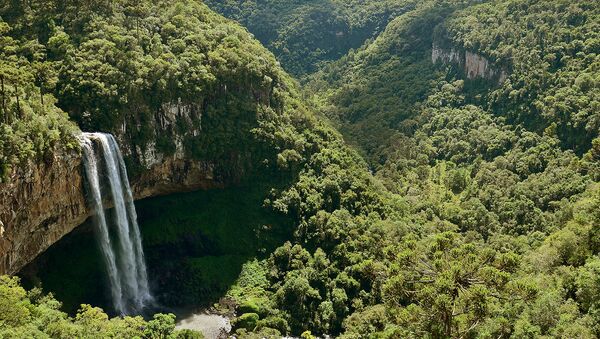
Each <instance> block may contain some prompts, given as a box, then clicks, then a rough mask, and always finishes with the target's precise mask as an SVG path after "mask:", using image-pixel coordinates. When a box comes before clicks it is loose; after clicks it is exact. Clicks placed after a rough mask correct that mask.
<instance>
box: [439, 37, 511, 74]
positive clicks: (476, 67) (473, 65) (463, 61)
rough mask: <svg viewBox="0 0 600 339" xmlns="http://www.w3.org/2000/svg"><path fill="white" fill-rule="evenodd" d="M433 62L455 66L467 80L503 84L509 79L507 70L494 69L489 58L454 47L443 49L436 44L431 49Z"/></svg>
mask: <svg viewBox="0 0 600 339" xmlns="http://www.w3.org/2000/svg"><path fill="white" fill-rule="evenodd" d="M431 61H432V62H433V63H437V62H441V63H443V64H455V65H457V66H459V67H460V68H461V69H463V70H464V72H465V75H466V77H467V79H477V78H482V79H488V80H491V81H496V82H497V83H498V84H502V83H503V82H504V81H505V80H506V79H507V77H508V73H507V72H506V70H505V69H501V68H500V69H499V68H496V67H494V65H492V63H491V62H490V61H489V60H488V59H487V58H485V57H483V56H481V55H478V54H476V53H473V52H470V51H462V50H458V49H456V48H454V47H450V48H442V47H440V46H439V45H438V44H435V43H434V44H433V47H432V49H431Z"/></svg>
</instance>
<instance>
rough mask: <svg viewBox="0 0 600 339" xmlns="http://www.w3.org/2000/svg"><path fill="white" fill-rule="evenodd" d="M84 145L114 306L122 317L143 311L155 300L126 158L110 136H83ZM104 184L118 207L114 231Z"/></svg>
mask: <svg viewBox="0 0 600 339" xmlns="http://www.w3.org/2000/svg"><path fill="white" fill-rule="evenodd" d="M82 145H83V151H84V166H85V171H86V175H87V182H88V186H89V189H88V191H89V192H88V195H89V201H90V205H91V208H92V210H93V212H94V221H95V224H96V228H97V230H98V234H99V238H100V239H99V242H100V248H101V250H102V254H103V256H104V261H105V263H106V267H107V271H108V275H109V281H110V285H111V296H112V299H113V305H114V307H115V310H116V311H117V312H119V313H121V314H129V313H135V312H140V311H141V310H142V309H143V308H144V307H145V306H146V305H148V304H149V303H150V302H151V301H152V295H151V294H150V290H149V287H148V276H147V272H146V264H145V261H144V252H143V249H142V240H141V236H140V230H139V227H138V223H137V214H136V212H135V205H134V203H133V195H132V193H131V188H130V187H129V180H128V179H127V169H126V167H125V163H124V161H123V156H122V155H121V151H120V150H119V147H118V145H117V142H116V140H115V138H114V137H113V136H112V135H110V134H103V133H83V135H82ZM100 163H103V165H104V168H103V170H100V169H99V168H100V166H101V165H99V164H100ZM102 179H105V180H102ZM102 184H105V185H107V188H108V191H109V192H110V197H111V198H112V203H113V205H114V213H113V214H114V227H113V228H114V230H111V228H110V227H109V223H107V218H106V213H105V210H104V205H103V200H104V201H107V200H108V194H107V193H104V194H103V192H102V187H103V186H102ZM103 198H104V199H103ZM111 234H112V235H113V236H112V238H111ZM114 240H116V241H114ZM115 242H116V244H114V243H115Z"/></svg>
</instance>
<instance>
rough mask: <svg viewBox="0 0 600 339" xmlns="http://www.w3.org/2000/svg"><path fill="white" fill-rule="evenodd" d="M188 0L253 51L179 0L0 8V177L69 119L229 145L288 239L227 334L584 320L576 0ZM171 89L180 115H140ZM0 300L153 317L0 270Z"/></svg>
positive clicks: (575, 327)
mask: <svg viewBox="0 0 600 339" xmlns="http://www.w3.org/2000/svg"><path fill="white" fill-rule="evenodd" d="M207 4H208V5H210V6H212V7H213V8H215V9H217V10H218V11H220V12H221V13H224V14H225V15H226V16H228V17H230V18H233V19H235V20H238V21H239V22H240V23H241V24H242V25H245V26H246V27H247V28H248V30H249V31H250V32H252V33H253V34H254V35H255V37H256V38H257V39H258V40H260V41H261V42H263V43H264V44H265V45H266V47H268V48H269V49H270V50H271V51H272V52H273V54H274V55H273V54H271V53H270V52H268V51H267V50H266V49H265V48H264V47H262V46H261V45H260V43H259V42H258V41H256V40H254V39H253V38H252V36H251V35H250V34H248V32H247V31H246V30H244V29H243V28H241V26H239V25H238V24H237V23H235V22H234V21H231V20H228V19H225V18H223V17H221V16H219V15H217V14H215V13H214V12H212V11H211V10H210V9H209V8H208V7H207V6H206V5H204V4H202V3H200V2H197V1H192V0H178V1H176V2H175V3H173V2H168V1H143V2H141V3H140V2H138V1H126V0H123V1H116V2H112V3H110V4H109V3H106V2H93V1H92V2H62V1H55V2H50V4H49V3H48V2H36V1H33V2H31V1H29V2H20V1H13V2H11V3H10V4H3V5H2V7H0V18H1V20H2V21H0V32H1V33H2V35H1V36H0V39H1V41H2V42H5V43H4V44H3V45H1V46H0V79H2V81H3V87H2V111H1V114H2V115H1V117H2V119H3V120H2V121H0V123H1V125H0V128H1V129H2V131H3V133H2V134H1V135H0V161H1V162H0V165H2V167H1V168H2V170H3V173H2V174H4V175H6V173H9V172H10V171H11V168H13V167H17V166H25V165H26V163H27V161H44V155H45V154H48V152H57V151H58V150H68V149H77V144H76V143H74V138H73V135H74V133H76V132H77V130H78V128H79V129H82V130H101V131H106V132H113V133H115V134H120V135H123V140H126V141H127V142H130V143H132V144H133V145H135V146H137V147H140V148H142V149H144V148H145V147H153V146H152V145H157V146H156V147H158V148H159V149H161V150H163V151H165V152H174V149H175V145H174V144H173V140H172V139H173V138H171V136H173V135H179V134H183V135H185V136H186V137H185V139H184V147H185V151H186V153H187V154H188V155H189V156H192V157H208V158H215V159H217V158H220V157H223V156H224V155H230V154H232V153H236V154H238V153H239V154H241V156H242V157H244V156H245V157H247V158H246V160H247V162H248V163H249V165H248V171H247V172H245V175H246V176H247V178H246V179H247V180H248V181H250V182H252V181H253V180H258V179H260V178H265V177H266V178H269V179H273V178H276V179H277V181H278V185H273V187H272V188H271V189H270V190H269V193H268V194H267V195H266V196H264V197H262V198H261V199H260V200H261V201H262V204H263V208H264V209H265V210H268V211H271V212H273V213H277V214H280V215H283V216H285V217H286V220H290V221H289V222H290V223H291V225H290V226H291V227H292V228H293V233H294V234H293V237H292V239H290V240H289V241H287V242H285V243H284V244H279V245H280V246H278V247H277V248H276V249H275V250H273V251H271V252H269V253H263V255H262V256H260V257H259V256H257V258H256V260H251V261H248V262H246V263H244V265H243V269H242V271H241V273H240V275H239V277H238V278H237V280H236V281H235V283H233V284H232V285H231V286H229V289H228V291H227V293H226V294H225V295H224V296H223V297H225V298H224V299H226V300H228V301H231V302H232V303H233V307H234V309H235V314H236V318H235V319H234V331H235V333H236V335H237V336H238V337H242V338H244V337H249V338H253V337H280V336H282V335H295V336H300V335H303V336H304V337H309V338H310V337H311V336H312V335H334V336H340V337H342V338H367V337H372V338H375V337H377V338H476V337H477V338H479V337H481V338H539V337H545V338H551V337H552V338H554V337H556V338H596V337H598V336H600V315H599V314H600V312H599V311H600V288H599V286H600V257H599V254H600V228H599V227H600V183H598V181H599V180H600V138H599V135H600V110H599V109H600V99H599V97H598V96H599V93H600V68H599V66H600V56H599V54H600V43H599V42H600V36H599V34H600V27H599V26H600V5H599V4H598V3H597V2H596V1H594V0H581V1H571V0H557V1H539V0H491V1H476V0H473V1H467V0H464V1H463V0H426V1H402V0H395V1H393V0H390V1H320V0H313V1H308V2H305V1H274V0H272V1H241V0H240V1H225V2H223V1H207ZM371 37H373V39H370V38H371ZM363 43H364V45H362V44H363ZM361 45H362V47H360V48H358V47H359V46H361ZM354 48H357V49H356V50H354ZM278 60H279V61H280V62H281V64H282V65H283V66H279V65H278ZM282 67H283V68H285V69H287V70H288V71H290V72H292V73H293V74H294V75H296V76H297V77H302V78H303V79H302V80H303V83H304V82H305V83H306V85H305V86H303V87H299V86H298V85H297V83H296V81H294V80H293V79H292V78H291V77H290V76H289V75H287V74H286V73H285V72H284V70H283V68H282ZM172 102H178V103H184V104H187V105H190V106H192V107H196V108H194V109H196V110H197V112H198V113H200V115H201V116H202V119H201V120H200V121H201V122H200V123H199V124H200V125H199V126H195V125H193V123H192V124H186V123H184V122H183V121H179V123H178V124H176V125H173V126H171V127H169V128H170V129H169V130H168V131H169V133H167V134H166V135H161V134H158V133H155V132H153V131H152V129H151V128H150V127H149V126H152V124H153V123H154V121H156V120H160V114H158V113H157V112H158V111H160V108H161V107H162V105H163V104H164V103H172ZM331 125H334V126H335V127H337V128H338V129H339V131H340V132H341V133H339V132H338V131H336V130H335V129H334V128H333V127H332V126H331ZM190 130H198V131H200V132H199V133H191V132H189V133H186V132H185V131H190ZM180 131H183V132H180ZM347 143H348V144H350V145H351V146H352V147H349V146H348V145H347ZM353 148H355V149H353ZM131 162H132V163H135V159H132V160H131ZM198 208H202V206H199V207H198ZM185 212H186V213H192V212H191V211H187V210H186V211H185ZM186 227H190V226H189V225H187V226H186ZM265 230H268V227H267V228H265ZM156 238H157V239H158V238H160V236H156ZM198 274H199V275H200V274H201V272H199V273H198ZM187 278H188V279H189V280H183V281H178V282H177V283H179V284H181V285H182V286H185V287H186V288H201V287H198V285H197V284H198V283H197V282H198V281H201V280H200V279H199V278H198V277H194V276H190V277H187ZM184 290H185V289H182V291H184ZM191 295H195V294H193V293H192V294H191ZM0 297H1V298H0V336H2V335H6V336H12V335H13V334H15V335H16V334H19V335H21V334H22V336H26V335H27V334H28V333H35V334H36V335H40V336H43V335H46V336H52V337H71V336H78V335H82V336H83V335H84V334H81V333H86V334H85V335H90V336H93V335H96V334H98V333H105V335H106V336H107V337H108V336H110V334H112V333H115V334H114V336H135V335H138V336H142V335H145V336H146V337H160V335H158V336H156V335H155V332H153V331H163V332H161V335H167V333H169V334H170V333H171V332H172V331H173V328H172V326H171V325H172V324H171V323H172V319H171V318H169V316H163V315H158V316H157V319H156V320H153V321H154V322H153V321H150V322H147V323H146V322H144V321H143V320H142V319H140V318H123V319H113V320H111V321H108V320H107V317H106V315H104V314H103V313H101V312H100V311H98V310H96V309H93V308H90V307H88V306H84V307H83V308H82V310H81V311H80V313H79V314H78V315H77V316H76V318H75V319H71V318H67V316H66V315H65V314H64V313H61V312H59V311H57V309H58V307H59V304H58V302H56V301H55V300H53V299H52V298H49V297H41V294H40V292H39V291H38V290H33V291H32V292H29V293H25V292H24V291H23V290H22V289H21V288H20V287H18V286H17V281H15V280H13V279H10V278H2V280H0ZM187 297H189V296H187ZM53 319H58V320H60V321H53ZM50 323H52V324H53V326H49V325H48V324H50ZM82 331H83V332H82ZM86 331H95V332H86ZM23 333H24V334H23ZM32 335H33V334H32ZM174 335H175V334H174ZM184 335H189V336H191V335H193V334H192V333H186V334H181V337H186V336H184Z"/></svg>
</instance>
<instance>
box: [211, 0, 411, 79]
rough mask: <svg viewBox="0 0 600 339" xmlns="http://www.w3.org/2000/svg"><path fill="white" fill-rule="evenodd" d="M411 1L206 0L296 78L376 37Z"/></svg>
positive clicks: (405, 9)
mask: <svg viewBox="0 0 600 339" xmlns="http://www.w3.org/2000/svg"><path fill="white" fill-rule="evenodd" d="M415 3H417V1H414V0H378V1H361V0H350V1H348V0H331V1H323V0H310V1H303V0H293V1H290V0H266V1H265V0H226V1H222V0H208V1H206V4H207V5H209V6H210V7H211V8H212V9H214V10H215V11H217V12H219V13H221V14H223V15H224V16H226V17H228V18H230V19H233V20H236V21H238V22H239V23H241V24H242V25H243V26H245V27H246V28H248V30H249V31H250V32H251V33H253V34H254V36H256V38H257V39H258V40H259V41H260V42H262V43H263V44H264V45H265V46H266V47H267V48H269V49H270V50H271V51H272V52H273V53H274V54H275V56H276V57H277V60H279V61H280V62H281V63H282V65H283V67H284V68H285V69H286V70H287V71H288V72H290V73H291V74H293V75H296V76H297V77H299V78H302V77H304V76H307V75H309V74H311V73H313V72H314V71H316V70H317V69H319V68H320V67H322V66H323V64H325V63H327V62H329V61H334V60H337V59H339V58H340V57H342V56H343V55H344V54H346V53H347V52H348V51H349V50H351V49H354V48H358V47H360V46H361V45H362V44H363V43H364V42H365V41H366V40H368V39H371V38H373V37H375V36H376V35H377V34H379V32H381V31H382V30H383V29H384V28H385V26H386V25H387V23H388V22H389V21H390V20H391V19H392V18H394V17H395V16H397V15H398V14H401V13H404V12H406V11H407V10H408V9H410V8H413V7H414V5H415Z"/></svg>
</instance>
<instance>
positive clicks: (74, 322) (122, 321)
mask: <svg viewBox="0 0 600 339" xmlns="http://www.w3.org/2000/svg"><path fill="white" fill-rule="evenodd" d="M59 308H60V302H58V301H56V300H55V299H54V298H53V297H52V295H43V294H42V293H41V291H40V290H39V289H32V290H30V291H25V290H24V289H23V288H22V287H20V286H19V279H18V278H16V277H13V278H9V277H6V276H4V277H0V337H2V338H134V337H135V338H148V339H159V338H172V339H176V338H181V339H182V338H188V339H191V338H197V339H200V338H203V336H202V334H200V333H197V332H191V331H175V316H174V315H173V314H156V315H154V318H153V319H152V320H149V321H145V320H144V319H143V318H142V317H139V316H138V317H123V318H120V317H118V318H112V319H109V318H108V316H107V315H106V314H105V313H104V312H103V311H102V310H101V309H99V308H96V307H92V306H90V305H81V309H80V310H79V311H78V312H77V315H76V316H75V317H72V318H71V317H69V316H67V314H65V313H63V312H61V311H59Z"/></svg>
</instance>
